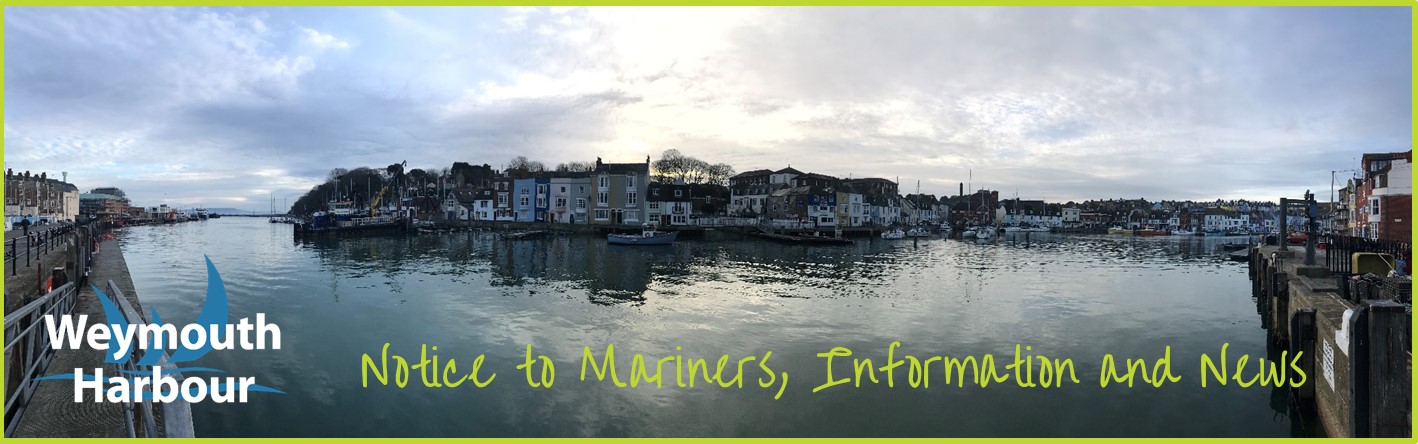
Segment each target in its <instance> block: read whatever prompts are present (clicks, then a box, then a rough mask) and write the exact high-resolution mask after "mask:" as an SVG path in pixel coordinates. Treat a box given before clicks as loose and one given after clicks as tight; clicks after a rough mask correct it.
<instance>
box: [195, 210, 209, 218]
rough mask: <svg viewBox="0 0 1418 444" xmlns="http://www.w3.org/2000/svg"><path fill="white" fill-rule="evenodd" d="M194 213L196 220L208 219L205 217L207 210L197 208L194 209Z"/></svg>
mask: <svg viewBox="0 0 1418 444" xmlns="http://www.w3.org/2000/svg"><path fill="white" fill-rule="evenodd" d="M196 211H197V220H207V217H208V216H207V209H206V208H198V209H196Z"/></svg>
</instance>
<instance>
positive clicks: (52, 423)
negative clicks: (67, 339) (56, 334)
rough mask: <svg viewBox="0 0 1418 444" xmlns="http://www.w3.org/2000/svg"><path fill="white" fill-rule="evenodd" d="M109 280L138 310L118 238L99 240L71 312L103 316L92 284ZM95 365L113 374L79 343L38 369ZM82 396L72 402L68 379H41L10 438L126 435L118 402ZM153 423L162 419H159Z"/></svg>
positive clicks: (58, 370) (102, 284)
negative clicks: (100, 241) (96, 251)
mask: <svg viewBox="0 0 1418 444" xmlns="http://www.w3.org/2000/svg"><path fill="white" fill-rule="evenodd" d="M110 279H111V280H113V283H114V284H116V285H117V286H118V288H119V289H120V290H122V291H123V294H124V296H125V297H126V298H127V299H128V302H129V303H130V304H133V309H134V310H136V311H137V312H139V313H142V312H143V308H142V307H141V306H140V305H138V294H137V292H135V291H134V289H133V278H132V276H130V275H129V274H128V263H127V262H126V261H125V260H124V259H123V252H122V251H120V250H119V249H118V243H117V242H115V241H113V240H106V241H103V242H102V243H100V244H99V254H98V255H97V256H95V257H94V266H93V270H92V274H90V275H89V282H88V284H90V285H84V286H83V287H82V288H81V289H80V291H79V294H78V298H79V299H78V302H77V304H76V306H75V307H74V315H75V316H77V315H80V314H87V315H89V319H95V318H96V317H97V318H98V319H102V318H103V306H102V304H101V303H100V302H99V300H98V296H97V295H96V294H95V293H94V291H93V287H92V285H98V286H99V287H100V288H103V289H107V287H108V281H109V280H110ZM100 367H102V368H103V369H104V370H103V371H104V375H112V374H116V373H117V371H116V369H115V367H114V366H112V365H104V364H103V352H101V351H99V350H93V349H90V348H88V347H81V348H80V349H78V350H59V351H57V352H56V353H55V356H54V360H53V361H52V362H50V364H49V368H48V369H47V370H45V371H44V372H43V373H44V374H46V375H52V374H58V373H72V372H73V371H74V369H75V368H83V369H86V372H92V371H93V369H95V368H100ZM84 399H85V400H86V402H74V382H73V381H67V380H54V381H42V382H40V384H39V387H38V388H37V389H36V390H35V394H34V397H33V398H31V400H30V404H29V406H28V407H27V408H26V409H25V412H24V415H23V416H21V418H20V422H19V423H18V424H17V425H16V427H15V433H14V437H17V438H18V437H31V438H38V437H71V438H79V437H89V438H102V437H127V436H128V429H127V427H126V426H125V425H124V421H125V417H124V414H123V407H124V405H123V404H122V403H108V402H102V403H96V402H90V401H91V400H92V399H93V395H92V392H88V393H87V394H86V395H85V396H84ZM158 424H162V422H161V421H160V420H159V421H158ZM140 434H141V432H140Z"/></svg>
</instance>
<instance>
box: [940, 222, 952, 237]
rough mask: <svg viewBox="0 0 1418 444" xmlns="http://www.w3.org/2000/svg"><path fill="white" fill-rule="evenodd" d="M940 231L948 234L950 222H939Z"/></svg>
mask: <svg viewBox="0 0 1418 444" xmlns="http://www.w3.org/2000/svg"><path fill="white" fill-rule="evenodd" d="M940 232H941V233H945V234H950V224H949V223H941V224H940Z"/></svg>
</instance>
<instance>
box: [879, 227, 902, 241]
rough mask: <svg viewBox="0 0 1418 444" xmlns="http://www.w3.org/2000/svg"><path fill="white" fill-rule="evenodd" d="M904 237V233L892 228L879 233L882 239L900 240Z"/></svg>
mask: <svg viewBox="0 0 1418 444" xmlns="http://www.w3.org/2000/svg"><path fill="white" fill-rule="evenodd" d="M904 237H906V232H905V231H901V229H900V228H892V229H890V230H886V231H883V232H881V238H882V239H901V238H904Z"/></svg>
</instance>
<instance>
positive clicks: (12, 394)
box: [5, 222, 194, 438]
mask: <svg viewBox="0 0 1418 444" xmlns="http://www.w3.org/2000/svg"><path fill="white" fill-rule="evenodd" d="M108 228H109V226H108V225H107V224H104V223H99V222H91V223H84V224H80V225H77V226H75V228H74V229H73V230H72V231H69V232H68V233H67V234H65V235H64V237H63V239H62V240H61V239H60V238H57V237H56V238H54V239H51V241H52V242H53V243H54V244H55V245H53V246H51V248H52V250H51V251H50V252H49V253H48V256H45V257H47V258H50V259H51V260H52V261H51V262H49V264H53V265H56V266H54V267H53V268H50V269H48V270H47V271H48V273H49V276H48V277H47V278H46V279H44V282H43V285H46V286H47V289H48V290H49V291H48V292H46V293H44V294H42V295H38V296H29V292H30V291H33V287H28V286H21V287H14V289H15V290H17V291H16V292H15V293H14V294H9V292H10V290H11V289H12V287H11V285H10V284H11V282H10V280H9V279H8V278H7V282H6V290H7V295H6V300H7V302H8V301H10V300H12V298H13V300H18V301H22V302H24V304H23V305H22V306H19V307H17V308H15V309H13V310H11V307H10V306H9V305H10V304H8V303H7V306H6V314H5V339H6V343H5V396H6V397H5V437H7V438H10V437H75V438H101V437H114V438H122V437H128V438H133V437H192V436H194V432H193V426H192V413H191V408H190V406H189V405H188V404H187V403H186V402H183V401H181V399H180V398H179V400H178V401H176V402H170V403H152V402H142V403H109V402H102V403H97V402H74V382H73V381H72V380H43V381H40V380H37V378H39V377H41V376H45V375H50V374H58V373H65V372H72V371H74V369H76V368H87V369H93V368H104V369H105V370H106V371H113V372H114V373H116V372H117V370H120V369H128V370H131V369H132V366H133V365H134V364H133V363H134V362H136V361H137V359H136V356H134V357H132V358H133V359H130V360H129V362H128V363H127V364H124V365H113V364H105V363H104V352H103V351H101V350H93V349H90V348H87V347H82V348H79V349H65V350H55V349H54V348H53V345H52V344H50V343H49V340H48V336H47V335H46V333H45V331H44V329H43V321H42V319H43V317H44V316H45V315H55V316H63V315H75V316H78V315H88V317H89V318H90V319H103V317H104V315H105V313H104V311H103V306H102V303H101V302H100V301H99V299H98V298H99V297H100V296H99V294H98V293H97V292H95V291H94V287H95V286H97V287H101V288H102V291H103V292H104V293H106V295H107V296H108V297H109V298H110V302H113V303H114V304H115V305H116V306H117V307H119V308H120V310H121V311H122V312H123V317H124V318H125V321H126V322H129V323H146V322H147V320H146V319H145V318H144V317H143V315H142V314H141V313H142V312H143V310H142V304H141V303H140V301H139V300H138V294H137V292H136V291H135V290H134V286H133V279H132V277H131V276H130V274H129V271H128V265H127V262H126V261H125V260H124V257H123V252H122V251H121V250H120V249H119V247H118V242H117V241H115V240H113V237H112V235H111V234H110V232H109V230H108ZM56 247H57V248H56ZM15 248H18V247H15ZM56 250H57V252H56ZM13 259H16V258H14V257H12V256H11V255H10V254H9V253H7V254H6V262H7V263H6V265H7V266H10V268H11V269H20V267H19V265H21V262H20V261H23V260H24V259H23V258H18V259H19V261H16V262H11V260H13ZM61 264H62V265H61ZM44 268H46V267H28V269H20V271H19V272H17V273H15V276H16V277H18V276H21V275H25V276H27V275H29V274H30V273H34V272H37V271H45V270H44ZM134 353H140V352H139V351H137V350H134Z"/></svg>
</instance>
